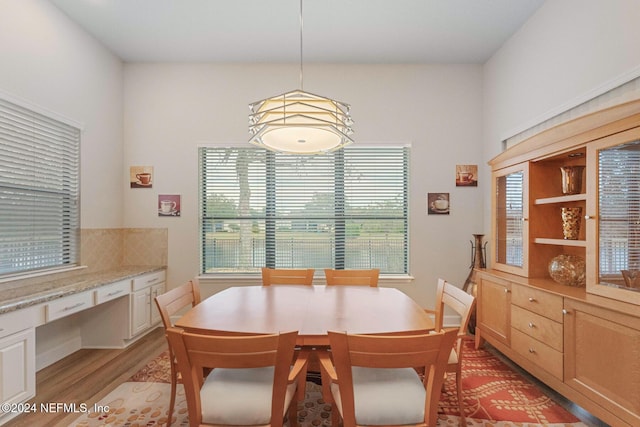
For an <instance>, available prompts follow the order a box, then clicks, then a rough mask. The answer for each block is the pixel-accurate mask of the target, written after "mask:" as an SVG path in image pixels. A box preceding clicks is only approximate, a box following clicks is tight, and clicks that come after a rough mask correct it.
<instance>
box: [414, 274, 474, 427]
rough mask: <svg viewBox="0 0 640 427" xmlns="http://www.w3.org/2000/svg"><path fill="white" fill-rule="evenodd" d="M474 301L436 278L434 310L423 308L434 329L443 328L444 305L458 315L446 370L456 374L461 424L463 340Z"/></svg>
mask: <svg viewBox="0 0 640 427" xmlns="http://www.w3.org/2000/svg"><path fill="white" fill-rule="evenodd" d="M475 303H476V299H475V297H474V296H473V295H471V294H469V293H467V292H465V291H463V290H462V289H460V288H458V287H456V286H454V285H452V284H451V283H449V282H447V281H446V280H444V279H438V287H437V291H436V307H435V310H428V309H425V311H426V312H427V313H429V314H433V315H434V320H435V330H436V331H438V330H441V329H443V328H444V312H445V307H448V308H449V309H451V310H453V311H454V312H456V313H457V314H458V315H459V316H460V327H459V328H458V329H457V331H458V338H457V339H456V340H455V342H454V343H453V346H452V349H451V352H450V355H449V361H448V363H447V369H446V372H447V373H451V372H453V373H455V374H456V392H457V396H458V409H459V411H460V420H461V422H462V424H464V421H465V419H464V418H465V415H464V401H463V398H462V358H463V349H464V341H463V340H465V339H470V338H471V337H470V336H468V335H467V326H468V325H469V319H471V315H472V314H473V310H474V307H475Z"/></svg>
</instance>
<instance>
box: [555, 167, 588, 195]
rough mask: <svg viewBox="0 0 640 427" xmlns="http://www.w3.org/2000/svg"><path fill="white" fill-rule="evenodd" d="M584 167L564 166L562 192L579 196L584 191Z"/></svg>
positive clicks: (562, 168) (561, 170)
mask: <svg viewBox="0 0 640 427" xmlns="http://www.w3.org/2000/svg"><path fill="white" fill-rule="evenodd" d="M583 170H584V166H562V167H561V168H560V172H562V192H563V193H564V194H579V193H580V192H581V191H582V171H583Z"/></svg>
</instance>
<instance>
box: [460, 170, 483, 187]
mask: <svg viewBox="0 0 640 427" xmlns="http://www.w3.org/2000/svg"><path fill="white" fill-rule="evenodd" d="M477 186H478V165H456V187H477Z"/></svg>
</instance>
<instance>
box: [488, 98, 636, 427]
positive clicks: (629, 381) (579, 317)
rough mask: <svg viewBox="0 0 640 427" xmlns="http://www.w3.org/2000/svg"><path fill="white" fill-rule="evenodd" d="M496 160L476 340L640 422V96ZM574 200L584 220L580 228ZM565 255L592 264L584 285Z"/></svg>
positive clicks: (596, 408) (590, 405)
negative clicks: (561, 265) (561, 276)
mask: <svg viewBox="0 0 640 427" xmlns="http://www.w3.org/2000/svg"><path fill="white" fill-rule="evenodd" d="M490 165H491V167H492V186H493V188H492V195H493V196H492V199H493V200H492V219H491V221H492V231H491V241H490V255H489V259H490V268H488V269H486V270H485V271H481V272H479V274H478V285H479V286H478V306H477V327H476V342H477V344H478V345H480V344H481V343H482V342H483V341H485V340H486V341H488V342H490V343H491V344H492V345H494V346H495V347H496V348H497V349H498V350H500V351H501V352H503V353H504V354H505V355H507V356H508V357H509V358H511V359H512V360H514V361H515V362H516V363H518V364H520V365H521V366H522V367H523V368H525V369H526V370H528V371H529V372H531V373H532V374H534V375H535V376H537V377H538V378H539V379H541V380H542V381H544V382H546V383H547V384H548V385H550V386H551V387H553V388H554V389H556V390H557V391H558V392H560V393H561V394H564V395H565V396H566V397H568V398H569V399H571V400H573V401H575V402H576V403H578V404H579V405H581V406H583V407H585V408H586V409H587V410H589V411H591V412H592V413H593V414H594V415H596V416H598V417H600V418H602V419H603V420H604V421H606V422H608V423H610V424H612V425H628V426H637V425H640V394H638V393H637V390H640V369H639V366H640V357H638V355H639V354H640V101H634V102H630V103H627V104H622V105H619V106H616V107H613V108H610V109H607V110H604V111H601V112H598V113H595V114H591V115H589V116H585V117H581V118H578V119H576V120H573V121H571V122H568V123H565V124H562V125H559V126H557V127H555V128H552V129H550V130H547V131H545V132H543V133H541V134H539V135H536V136H534V137H532V138H530V139H529V140H526V141H524V142H522V143H520V144H518V145H516V146H514V147H512V148H510V149H509V150H507V151H505V152H503V153H502V154H500V155H499V156H497V157H496V158H494V159H493V160H492V161H491V162H490ZM561 168H562V169H565V170H564V171H562V170H561ZM567 170H569V171H572V173H573V175H571V176H570V178H571V180H573V182H572V183H571V185H572V186H573V188H571V189H568V182H567V180H568V176H569V175H568V174H567V173H566V172H567ZM569 190H570V191H569ZM563 208H571V209H564V211H565V213H566V212H569V211H571V212H572V214H573V218H577V220H578V223H579V225H578V228H577V233H574V234H573V235H572V236H570V237H568V236H567V234H566V233H567V230H569V229H571V230H576V228H575V222H574V224H573V225H574V226H573V227H569V225H568V223H563V217H562V211H563ZM576 212H577V213H578V214H576ZM558 255H567V256H570V257H571V258H572V259H573V260H574V261H575V260H578V261H577V262H573V263H571V264H570V265H569V267H570V268H574V270H566V271H567V272H568V273H567V274H568V276H573V277H578V276H580V275H579V274H578V275H575V274H573V273H571V272H572V271H576V270H575V269H576V268H577V271H579V270H580V269H581V268H582V269H583V271H584V273H583V274H582V277H584V280H583V281H582V284H581V286H578V287H576V286H567V285H566V284H562V283H561V282H562V280H560V281H559V282H556V281H555V280H553V279H552V276H551V274H550V272H549V263H550V262H551V260H552V259H554V258H555V257H557V256H558ZM580 260H581V261H582V262H581V261H580ZM581 263H582V266H581V265H580V264H581ZM583 266H586V267H583ZM569 273H571V274H569ZM556 278H557V275H556Z"/></svg>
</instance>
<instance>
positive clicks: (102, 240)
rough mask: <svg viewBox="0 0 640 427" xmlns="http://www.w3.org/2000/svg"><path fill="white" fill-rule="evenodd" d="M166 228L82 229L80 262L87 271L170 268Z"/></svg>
mask: <svg viewBox="0 0 640 427" xmlns="http://www.w3.org/2000/svg"><path fill="white" fill-rule="evenodd" d="M168 240H169V239H168V230H167V229H166V228H83V229H82V230H81V231H80V248H81V249H80V263H81V264H82V265H85V266H87V272H96V271H104V270H109V269H113V268H117V267H119V266H127V265H167V254H168Z"/></svg>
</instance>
